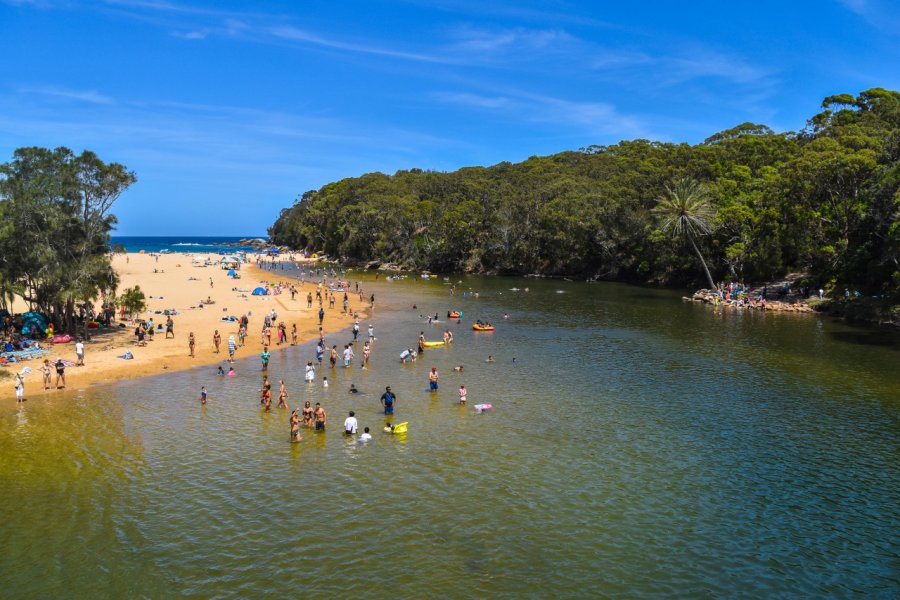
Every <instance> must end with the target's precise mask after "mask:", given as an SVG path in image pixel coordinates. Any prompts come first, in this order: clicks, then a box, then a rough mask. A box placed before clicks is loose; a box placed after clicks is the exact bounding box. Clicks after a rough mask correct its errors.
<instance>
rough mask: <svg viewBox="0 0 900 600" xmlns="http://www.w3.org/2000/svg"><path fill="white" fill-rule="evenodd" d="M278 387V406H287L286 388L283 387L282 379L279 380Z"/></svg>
mask: <svg viewBox="0 0 900 600" xmlns="http://www.w3.org/2000/svg"><path fill="white" fill-rule="evenodd" d="M280 383H281V385H280V386H279V388H278V408H287V407H288V405H287V402H286V401H287V388H285V387H284V379H282V380H281V381H280Z"/></svg>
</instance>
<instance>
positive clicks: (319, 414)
mask: <svg viewBox="0 0 900 600" xmlns="http://www.w3.org/2000/svg"><path fill="white" fill-rule="evenodd" d="M313 416H314V418H315V421H316V431H319V430H322V431H325V417H326V415H325V409H324V408H322V405H321V404H320V403H319V402H316V410H315V411H314V412H313Z"/></svg>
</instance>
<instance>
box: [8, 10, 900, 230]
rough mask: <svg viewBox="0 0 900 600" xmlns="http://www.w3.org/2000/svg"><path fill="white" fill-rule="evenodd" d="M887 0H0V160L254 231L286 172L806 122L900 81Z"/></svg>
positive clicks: (139, 204)
mask: <svg viewBox="0 0 900 600" xmlns="http://www.w3.org/2000/svg"><path fill="white" fill-rule="evenodd" d="M898 6H900V3H896V2H893V3H892V2H889V1H886V0H809V1H796V2H793V1H792V2H784V1H773V2H765V1H754V2H721V1H706V2H675V1H671V2H670V1H658V2H604V1H601V0H595V1H591V2H588V1H583V2H574V1H562V0H544V1H541V2H538V1H527V0H526V1H519V2H507V1H504V0H480V1H477V2H476V1H469V0H460V1H450V0H396V1H392V2H388V1H380V0H367V1H359V2H357V1H343V2H342V1H334V0H332V1H329V2H320V1H317V0H309V1H303V2H301V1H296V2H287V1H284V2H276V1H260V2H229V1H224V0H223V1H218V2H213V1H210V0H193V1H190V2H189V1H182V0H171V1H170V0H106V1H104V0H90V1H83V2H82V1H78V0H59V1H56V0H0V49H2V54H3V57H4V68H3V76H2V78H0V161H6V160H9V159H10V158H11V156H12V152H13V151H14V149H15V148H18V147H21V146H46V147H56V146H67V147H69V148H71V149H72V150H75V151H76V152H80V151H81V150H83V149H89V150H93V151H95V152H97V154H99V155H100V157H101V158H102V159H103V160H106V161H108V162H112V161H115V162H120V163H123V164H125V165H126V166H128V167H129V168H130V169H133V170H134V171H135V172H136V173H137V175H138V183H137V184H135V185H134V186H133V187H132V188H131V189H129V190H128V191H127V192H126V193H125V194H124V195H123V196H122V198H121V199H120V200H119V202H118V203H117V204H116V206H115V209H114V212H115V213H116V214H117V215H118V217H119V229H118V232H117V233H118V234H119V235H250V234H254V235H255V234H262V233H264V232H265V229H266V228H267V227H268V226H269V225H271V223H272V222H273V221H274V219H275V218H276V217H277V215H278V212H279V210H281V209H282V208H284V207H287V206H290V205H291V204H292V203H293V201H294V200H295V199H296V198H297V197H298V196H299V195H300V194H302V193H303V192H304V191H306V190H309V189H316V188H319V187H320V186H322V185H324V184H326V183H328V182H330V181H334V180H337V179H341V178H344V177H354V176H357V175H360V174H363V173H366V172H371V171H382V172H385V173H393V172H395V171H397V170H398V169H408V168H422V169H434V170H442V171H448V170H454V169H457V168H459V167H463V166H469V165H491V164H495V163H497V162H500V161H512V162H517V161H520V160H523V159H525V158H528V157H529V156H533V155H545V154H552V153H554V152H559V151H562V150H572V149H578V148H581V147H585V146H589V145H591V144H609V143H615V142H616V141H618V140H621V139H633V138H638V137H641V138H648V139H654V140H662V141H674V142H682V141H685V142H691V143H695V142H698V141H702V140H703V139H705V138H706V137H708V136H709V135H711V134H712V133H715V132H717V131H721V130H723V129H726V128H729V127H732V126H734V125H736V124H738V123H742V122H744V121H753V122H757V123H764V124H767V125H769V126H770V127H772V128H774V129H775V130H777V131H784V130H797V129H799V128H802V127H803V125H804V123H805V119H806V118H807V117H809V116H811V115H812V114H814V113H815V112H817V110H818V108H819V104H820V102H821V100H822V98H824V97H825V96H827V95H830V94H834V93H841V92H850V93H857V92H859V91H862V90H865V89H868V88H870V87H886V88H890V89H900V66H898V65H900V34H898V32H900V8H898Z"/></svg>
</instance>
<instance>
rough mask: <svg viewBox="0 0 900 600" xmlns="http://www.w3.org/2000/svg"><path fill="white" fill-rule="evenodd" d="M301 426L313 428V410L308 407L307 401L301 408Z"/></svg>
mask: <svg viewBox="0 0 900 600" xmlns="http://www.w3.org/2000/svg"><path fill="white" fill-rule="evenodd" d="M303 426H304V427H312V426H313V409H312V408H311V407H310V405H309V400H307V401H306V405H304V407H303Z"/></svg>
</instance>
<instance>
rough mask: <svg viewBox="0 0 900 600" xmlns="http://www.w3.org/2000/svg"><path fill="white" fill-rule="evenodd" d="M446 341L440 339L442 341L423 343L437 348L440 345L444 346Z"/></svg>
mask: <svg viewBox="0 0 900 600" xmlns="http://www.w3.org/2000/svg"><path fill="white" fill-rule="evenodd" d="M444 343H445V342H444V341H440V342H422V345H423V346H425V347H426V348H437V347H438V346H443V345H444Z"/></svg>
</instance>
